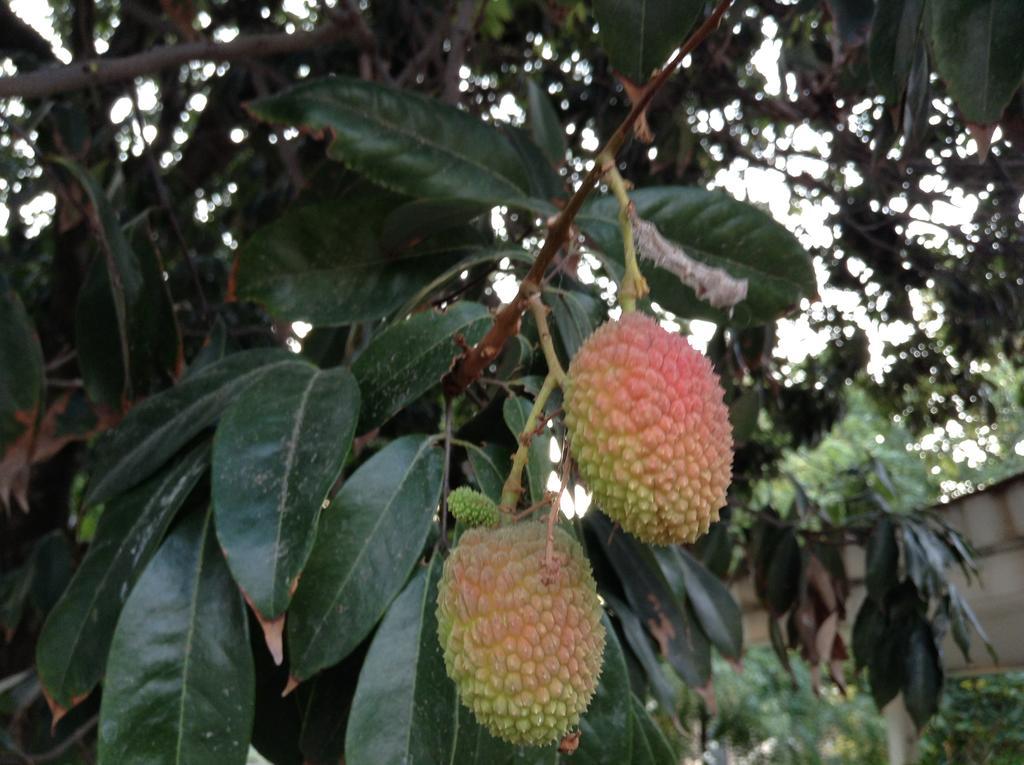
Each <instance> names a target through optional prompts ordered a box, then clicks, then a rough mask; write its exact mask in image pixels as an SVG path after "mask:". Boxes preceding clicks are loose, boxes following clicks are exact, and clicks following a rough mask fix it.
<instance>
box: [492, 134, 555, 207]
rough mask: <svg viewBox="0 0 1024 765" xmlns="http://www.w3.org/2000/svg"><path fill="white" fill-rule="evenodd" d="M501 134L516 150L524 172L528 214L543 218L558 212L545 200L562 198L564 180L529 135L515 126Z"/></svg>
mask: <svg viewBox="0 0 1024 765" xmlns="http://www.w3.org/2000/svg"><path fill="white" fill-rule="evenodd" d="M502 133H504V135H505V137H506V138H508V140H509V142H510V143H511V144H512V146H513V148H514V149H515V150H516V153H517V154H518V155H519V164H520V165H521V166H522V168H523V172H525V173H526V178H527V182H528V184H529V185H528V188H529V191H530V197H531V199H530V202H529V204H528V207H529V209H530V211H531V212H534V213H536V214H539V215H542V216H544V217H545V218H547V217H550V216H552V215H554V214H555V213H557V212H558V210H557V208H556V207H555V206H554V205H553V204H551V202H550V201H549V200H554V199H557V198H559V197H564V196H565V181H563V180H562V177H561V176H560V175H559V174H558V171H557V170H555V167H554V165H552V164H551V161H550V160H549V159H548V158H547V155H546V154H544V152H543V150H542V149H541V148H540V147H539V146H537V144H535V143H534V142H533V139H532V138H531V137H530V135H529V133H527V132H526V131H525V130H523V129H522V128H518V127H505V128H503V129H502ZM520 206H527V205H520Z"/></svg>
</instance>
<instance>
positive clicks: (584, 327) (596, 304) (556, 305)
mask: <svg viewBox="0 0 1024 765" xmlns="http://www.w3.org/2000/svg"><path fill="white" fill-rule="evenodd" d="M547 304H548V305H549V306H551V315H552V317H553V318H554V320H555V328H556V329H557V330H558V333H557V334H558V340H559V343H560V345H561V347H562V350H563V351H564V352H565V353H564V355H563V356H562V361H563V362H565V363H568V362H569V361H571V360H572V358H573V357H574V356H575V355H576V351H578V350H579V349H580V346H581V345H583V341H584V340H586V339H587V338H588V337H590V335H591V333H593V331H594V330H595V329H597V327H598V326H599V325H600V324H601V323H602V322H604V321H605V320H606V319H607V318H608V307H607V306H606V305H605V304H604V303H603V302H602V301H600V300H598V299H597V298H595V297H593V296H592V295H588V294H587V293H585V292H554V293H550V294H549V295H548V297H547Z"/></svg>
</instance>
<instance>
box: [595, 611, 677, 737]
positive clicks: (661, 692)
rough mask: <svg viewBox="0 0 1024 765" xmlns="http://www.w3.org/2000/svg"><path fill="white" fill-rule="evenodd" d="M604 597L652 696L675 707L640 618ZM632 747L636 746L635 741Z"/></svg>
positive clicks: (673, 692) (666, 681)
mask: <svg viewBox="0 0 1024 765" xmlns="http://www.w3.org/2000/svg"><path fill="white" fill-rule="evenodd" d="M604 599H605V601H606V602H607V603H608V605H609V606H611V608H612V611H613V612H614V613H615V617H616V618H617V619H618V620H619V624H621V625H622V634H623V636H624V637H625V638H626V643H627V644H628V645H629V648H630V650H631V651H632V652H633V655H634V656H636V658H637V660H638V661H639V662H640V665H641V666H642V667H643V669H644V673H645V674H646V675H647V682H648V683H649V684H650V687H651V691H652V692H653V694H654V697H655V698H656V699H657V700H658V703H659V704H660V705H661V706H662V708H663V709H665V710H666V711H667V712H671V711H672V710H674V709H675V708H676V692H675V691H674V690H673V688H672V684H671V683H670V682H669V679H668V677H666V675H665V670H664V668H663V666H662V664H661V662H659V660H658V656H657V654H656V653H655V652H654V646H653V645H652V644H651V637H650V635H648V634H647V632H646V631H645V630H644V627H643V625H642V624H641V623H640V620H639V619H637V617H636V614H634V613H633V611H632V610H631V609H630V608H629V606H627V605H626V604H625V603H623V602H622V601H620V600H619V599H618V598H616V597H615V596H614V595H611V594H609V593H605V594H604ZM633 748H634V749H635V748H636V745H635V743H634V747H633Z"/></svg>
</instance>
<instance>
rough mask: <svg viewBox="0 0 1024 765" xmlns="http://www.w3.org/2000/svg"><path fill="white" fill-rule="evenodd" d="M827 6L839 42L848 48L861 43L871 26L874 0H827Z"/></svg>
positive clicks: (884, 0) (883, 0)
mask: <svg viewBox="0 0 1024 765" xmlns="http://www.w3.org/2000/svg"><path fill="white" fill-rule="evenodd" d="M882 2H883V3H884V2H886V0H882ZM828 4H829V7H830V8H831V10H832V18H833V20H834V21H835V26H836V32H837V34H838V36H839V41H840V42H841V43H842V44H843V45H844V46H846V47H849V48H852V47H856V46H858V45H860V44H861V43H863V42H864V40H865V38H866V37H867V32H868V28H869V27H870V26H871V14H872V13H873V12H874V10H875V0H828Z"/></svg>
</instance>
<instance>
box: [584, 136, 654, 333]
mask: <svg viewBox="0 0 1024 765" xmlns="http://www.w3.org/2000/svg"><path fill="white" fill-rule="evenodd" d="M597 161H598V162H600V163H601V168H602V169H603V170H604V173H605V179H606V180H607V181H608V186H609V187H610V188H611V190H612V193H613V194H615V199H616V200H618V203H619V231H620V232H621V233H622V248H623V251H624V253H625V264H626V272H625V273H624V274H623V275H622V282H621V283H620V284H619V305H620V306H621V307H622V311H623V312H624V313H629V312H630V311H635V310H636V301H637V300H639V299H640V298H642V297H644V296H645V295H646V294H647V293H648V292H650V289H649V288H648V286H647V280H646V279H644V275H643V274H642V273H640V264H639V263H637V259H636V244H635V242H634V241H633V224H632V223H631V222H630V220H629V208H630V206H631V205H632V204H633V203H632V202H631V201H630V199H629V194H628V193H627V191H626V181H625V179H624V178H623V177H622V176H621V175H620V174H619V169H618V168H617V167H616V166H615V157H614V156H612V155H610V154H608V153H604V154H601V156H599V157H598V160H597Z"/></svg>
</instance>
